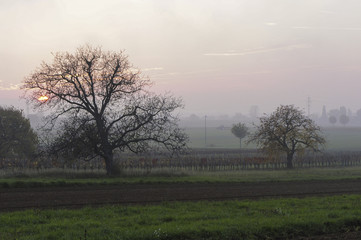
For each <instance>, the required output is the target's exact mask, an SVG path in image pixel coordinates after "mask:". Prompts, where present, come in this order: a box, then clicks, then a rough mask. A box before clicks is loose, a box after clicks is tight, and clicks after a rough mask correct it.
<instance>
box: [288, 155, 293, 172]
mask: <svg viewBox="0 0 361 240" xmlns="http://www.w3.org/2000/svg"><path fill="white" fill-rule="evenodd" d="M293 154H294V153H293V152H290V153H287V168H288V169H292V168H293Z"/></svg>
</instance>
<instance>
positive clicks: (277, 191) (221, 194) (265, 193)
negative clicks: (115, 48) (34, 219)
mask: <svg viewBox="0 0 361 240" xmlns="http://www.w3.org/2000/svg"><path fill="white" fill-rule="evenodd" d="M339 194H361V179H353V180H332V181H331V180H330V181H292V182H253V183H179V184H173V183H172V184H164V183H163V184H124V185H106V186H99V185H98V186H83V187H79V186H77V187H45V188H9V189H4V188H3V189H0V212H5V211H15V210H21V209H27V208H77V207H83V206H89V205H90V206H99V205H104V204H154V203H160V202H164V201H199V200H230V199H260V198H283V197H308V196H330V195H339ZM301 239H302V240H306V239H315V240H320V239H323V240H326V239H361V232H351V233H344V234H333V235H332V234H331V235H323V236H315V237H309V238H299V240H301Z"/></svg>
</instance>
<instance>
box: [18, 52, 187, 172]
mask: <svg viewBox="0 0 361 240" xmlns="http://www.w3.org/2000/svg"><path fill="white" fill-rule="evenodd" d="M151 84H152V83H151V82H150V80H149V79H148V78H146V77H144V76H143V75H142V74H141V71H140V70H138V69H136V68H135V67H134V66H133V65H132V64H131V63H130V62H129V60H128V56H127V55H125V53H124V52H123V51H119V52H113V51H103V50H102V49H101V48H100V47H92V46H90V45H85V46H82V47H79V48H78V49H77V50H76V52H75V53H73V54H72V53H68V52H64V53H55V54H54V60H53V62H52V63H45V62H43V63H42V64H41V66H40V67H39V68H38V69H36V70H35V71H34V72H33V73H32V74H31V75H29V76H28V77H27V78H25V80H24V82H23V88H24V89H26V90H27V91H26V97H27V99H28V101H30V102H32V103H33V104H34V106H35V107H36V108H43V109H45V110H48V111H51V114H50V115H49V119H48V121H47V123H48V125H49V126H51V127H53V126H54V125H55V123H56V121H57V120H58V122H59V121H60V122H61V123H60V124H58V127H57V131H58V133H57V134H56V136H57V138H56V140H57V141H55V143H56V144H55V145H54V146H55V147H54V148H52V149H53V151H56V150H59V151H61V150H65V151H68V153H69V149H71V152H74V153H76V154H75V155H76V156H77V157H80V156H81V157H83V158H84V159H89V158H91V157H93V156H101V157H103V158H104V160H105V164H106V170H107V173H108V174H109V175H111V174H112V171H113V151H114V150H115V149H118V150H120V151H125V150H129V151H132V152H135V153H139V152H141V151H144V150H146V149H149V148H151V147H153V146H154V145H155V144H156V145H158V146H162V147H164V148H165V149H167V150H169V151H172V152H174V151H179V150H181V149H183V148H184V147H185V146H186V142H187V136H186V135H185V133H184V131H183V130H182V129H180V128H179V127H178V117H177V116H176V114H175V113H174V112H175V111H176V110H177V109H179V108H182V107H183V103H182V100H181V99H180V98H175V97H173V96H172V95H170V94H154V93H152V92H151V91H150V86H151ZM40 96H47V97H48V99H46V98H45V100H44V101H39V100H38V99H39V97H40Z"/></svg>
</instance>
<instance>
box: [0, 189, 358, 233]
mask: <svg viewBox="0 0 361 240" xmlns="http://www.w3.org/2000/svg"><path fill="white" fill-rule="evenodd" d="M360 224H361V196H360V195H350V196H335V197H313V198H304V199H293V198H292V199H268V200H259V201H223V202H207V201H201V202H186V203H184V202H171V203H163V204H160V205H149V206H105V207H100V208H89V207H86V208H83V209H79V210H65V209H62V210H27V211H19V212H10V213H1V215H0V239H19V240H21V239H132V240H134V239H286V238H291V237H294V236H312V235H316V234H322V233H338V232H346V231H352V230H359V228H360Z"/></svg>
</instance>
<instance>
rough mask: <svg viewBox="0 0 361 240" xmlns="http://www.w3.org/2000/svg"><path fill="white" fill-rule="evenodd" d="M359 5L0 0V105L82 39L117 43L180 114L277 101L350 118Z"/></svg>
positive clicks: (282, 0)
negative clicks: (178, 100) (177, 104)
mask: <svg viewBox="0 0 361 240" xmlns="http://www.w3.org/2000/svg"><path fill="white" fill-rule="evenodd" d="M360 9H361V2H360V1H356V0H349V1H347V2H345V1H341V0H306V1H289V0H276V1H268V0H247V1H246V0H243V1H242V0H235V1H222V2H221V1H209V0H199V1H190V0H178V1H176V0H164V1H163V0H153V1H142V0H129V1H125V0H121V1H118V0H113V1H112V0H104V1H89V0H87V1H85V0H78V1H71V0H57V1H45V0H44V1H42V0H31V1H29V0H15V1H1V2H0V21H1V22H2V24H1V25H0V31H1V33H2V34H1V35H0V61H1V64H0V105H15V106H18V107H21V108H24V109H25V108H26V107H25V104H24V102H19V96H20V95H21V94H22V91H20V90H19V86H20V85H21V81H22V80H23V78H24V77H25V76H27V75H28V74H30V73H31V72H32V71H33V70H34V69H36V67H37V66H39V65H40V63H41V61H43V60H44V61H51V59H52V55H51V52H57V51H69V52H73V51H74V50H75V49H76V48H77V47H79V46H80V45H83V44H86V43H89V44H92V45H95V46H98V45H99V46H102V47H103V49H105V50H114V51H117V50H120V49H122V50H125V51H126V53H127V54H128V55H129V57H130V60H131V62H132V63H133V64H134V66H135V67H138V68H140V69H142V71H143V73H144V75H146V76H148V77H149V78H150V79H151V80H152V81H153V82H154V86H153V90H154V91H155V92H172V93H173V94H174V95H175V96H180V97H182V98H183V99H184V103H185V108H184V109H183V111H182V113H181V114H182V116H183V117H184V118H189V117H190V116H191V114H196V115H197V116H198V117H199V118H201V119H203V118H204V116H205V115H207V116H209V117H211V116H213V117H214V118H220V116H223V117H225V118H230V119H232V118H233V117H234V116H237V114H238V116H240V115H239V114H240V113H242V114H243V115H244V116H246V117H251V116H250V110H251V109H252V106H257V109H258V113H257V114H258V115H262V114H263V113H270V112H272V111H273V110H275V108H276V107H277V106H279V105H280V104H294V105H296V106H297V107H299V108H301V109H303V110H304V111H305V113H307V114H308V113H310V115H312V116H316V117H317V119H318V118H320V117H321V115H322V109H323V106H325V107H326V109H327V114H328V115H329V111H330V110H332V109H338V110H340V108H341V107H345V108H346V110H347V113H350V114H349V115H350V117H356V116H357V114H356V112H357V110H358V109H360V108H361V102H360V101H359V89H360V85H361V81H360V77H361V66H360V62H361V48H360V47H359V43H360V42H361V14H360ZM31 111H32V110H30V112H31ZM226 115H227V116H226ZM235 119H236V120H238V118H237V117H236V118H235ZM355 124H356V123H355Z"/></svg>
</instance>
